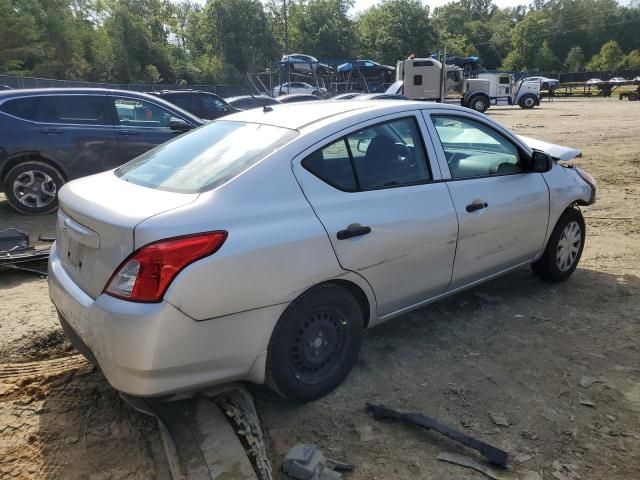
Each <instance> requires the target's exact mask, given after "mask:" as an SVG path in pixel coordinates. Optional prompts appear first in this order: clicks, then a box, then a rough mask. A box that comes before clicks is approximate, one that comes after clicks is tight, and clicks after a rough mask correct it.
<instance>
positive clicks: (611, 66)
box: [587, 40, 625, 71]
mask: <svg viewBox="0 0 640 480" xmlns="http://www.w3.org/2000/svg"><path fill="white" fill-rule="evenodd" d="M624 61H625V58H624V54H623V53H622V49H621V48H620V45H618V42H616V41H615V40H609V41H608V42H606V43H605V44H604V45H602V47H601V48H600V51H599V52H598V53H597V54H595V55H594V56H593V57H591V60H589V63H588V64H587V68H588V69H589V70H602V71H610V70H616V69H618V68H621V67H623V66H624Z"/></svg>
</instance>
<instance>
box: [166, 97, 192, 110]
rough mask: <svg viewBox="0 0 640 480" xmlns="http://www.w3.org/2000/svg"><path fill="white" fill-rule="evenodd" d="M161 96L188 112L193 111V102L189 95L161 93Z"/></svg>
mask: <svg viewBox="0 0 640 480" xmlns="http://www.w3.org/2000/svg"><path fill="white" fill-rule="evenodd" d="M162 98H163V99H165V100H166V101H168V102H171V103H173V104H174V105H177V106H179V107H180V108H184V109H185V110H186V111H188V112H191V111H193V102H192V101H191V97H190V96H189V95H180V94H177V95H163V96H162Z"/></svg>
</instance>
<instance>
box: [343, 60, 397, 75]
mask: <svg viewBox="0 0 640 480" xmlns="http://www.w3.org/2000/svg"><path fill="white" fill-rule="evenodd" d="M354 68H358V69H360V70H386V71H388V72H390V73H394V72H395V71H396V69H395V68H394V67H391V66H389V65H383V64H381V63H378V62H374V61H373V60H354V61H353V62H346V63H343V64H341V65H338V73H347V72H350V71H352V70H353V69H354Z"/></svg>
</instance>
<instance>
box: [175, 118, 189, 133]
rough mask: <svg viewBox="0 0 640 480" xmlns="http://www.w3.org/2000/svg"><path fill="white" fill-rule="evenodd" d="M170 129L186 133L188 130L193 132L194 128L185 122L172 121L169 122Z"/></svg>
mask: <svg viewBox="0 0 640 480" xmlns="http://www.w3.org/2000/svg"><path fill="white" fill-rule="evenodd" d="M169 128H170V129H171V130H176V131H178V132H186V131H187V130H191V129H192V128H193V126H192V125H189V124H188V123H187V122H185V121H184V120H171V121H170V122H169Z"/></svg>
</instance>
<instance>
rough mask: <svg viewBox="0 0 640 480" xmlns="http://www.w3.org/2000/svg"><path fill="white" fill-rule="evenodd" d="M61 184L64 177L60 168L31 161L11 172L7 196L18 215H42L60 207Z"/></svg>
mask: <svg viewBox="0 0 640 480" xmlns="http://www.w3.org/2000/svg"><path fill="white" fill-rule="evenodd" d="M62 185H64V178H63V177H62V174H61V173H60V172H59V171H58V170H57V169H55V168H54V167H52V166H51V165H49V164H47V163H45V162H41V161H38V160H29V161H25V162H22V163H19V164H18V165H16V166H14V167H13V168H11V170H9V172H8V173H7V175H6V176H5V180H4V193H5V195H6V197H7V200H8V201H9V203H10V204H11V206H12V207H13V208H15V209H16V210H18V211H19V212H21V213H26V214H30V215H40V214H44V213H49V212H52V211H54V210H55V209H56V208H57V207H58V190H60V188H61V187H62Z"/></svg>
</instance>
